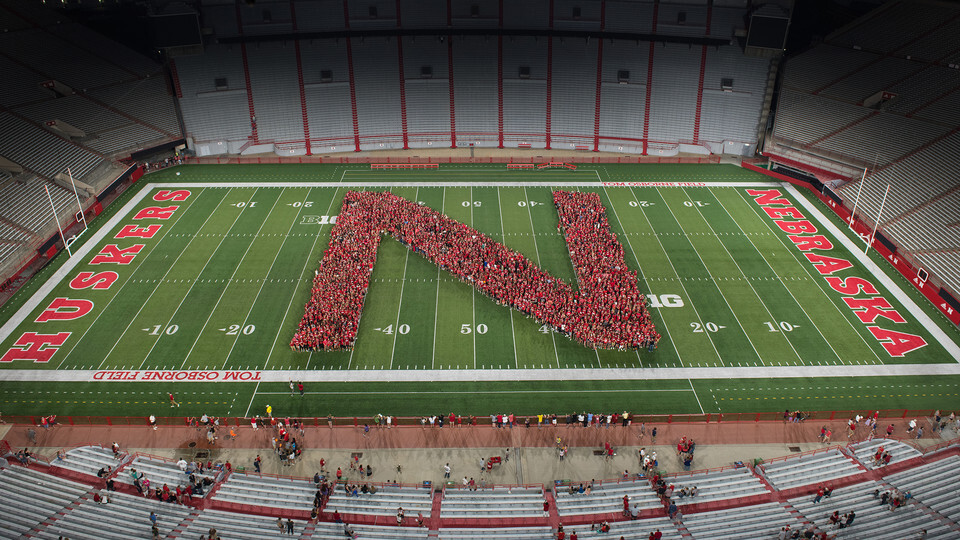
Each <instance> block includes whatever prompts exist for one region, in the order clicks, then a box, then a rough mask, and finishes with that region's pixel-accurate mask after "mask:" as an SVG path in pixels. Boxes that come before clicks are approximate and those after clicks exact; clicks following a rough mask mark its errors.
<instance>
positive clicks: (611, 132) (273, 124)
mask: <svg viewBox="0 0 960 540" xmlns="http://www.w3.org/2000/svg"><path fill="white" fill-rule="evenodd" d="M295 3H296V2H294V4H295ZM421 4H422V5H421ZM682 4H683V5H678V4H675V3H673V2H660V3H659V4H658V5H657V4H653V3H642V2H637V3H613V4H611V5H610V6H608V7H607V11H606V14H605V17H606V23H607V24H608V26H607V28H608V29H609V30H611V31H616V30H615V29H616V28H621V29H622V30H621V31H628V32H643V31H644V28H645V27H646V28H647V31H654V30H655V31H656V32H657V33H660V34H664V35H676V36H686V37H690V38H695V39H697V38H711V39H715V40H716V43H715V44H713V45H711V46H708V47H702V46H700V45H696V46H692V47H691V46H689V45H687V44H678V43H670V42H667V43H657V44H656V47H654V48H653V49H654V50H653V53H652V56H651V53H650V52H649V51H650V50H651V48H650V47H649V46H648V45H649V43H648V42H639V43H638V42H636V41H635V40H631V39H613V40H606V41H605V42H604V45H603V48H602V52H601V49H600V45H598V41H597V40H583V39H573V38H569V39H564V38H559V37H556V38H552V39H550V38H544V37H542V36H534V35H509V36H506V37H503V38H502V39H498V37H497V35H496V30H497V29H499V28H501V27H502V28H524V29H536V28H539V27H542V28H543V29H544V30H546V29H547V28H548V21H551V19H550V13H549V12H548V11H547V10H546V9H544V8H543V6H542V5H539V4H537V5H527V6H525V8H524V9H522V10H519V9H515V8H512V7H511V6H505V7H504V10H503V11H504V13H503V15H502V22H498V19H499V16H498V15H496V14H490V15H489V16H482V15H481V16H477V15H476V14H471V13H469V12H468V11H467V12H464V13H461V14H460V16H458V15H457V13H459V11H463V10H464V6H463V5H459V4H457V3H454V4H447V3H443V2H437V1H433V0H430V1H426V0H425V1H424V2H417V3H398V4H397V7H398V8H399V9H401V11H402V23H401V16H400V15H398V14H397V13H395V11H394V10H395V9H397V8H395V7H394V6H392V5H391V6H387V5H382V6H379V7H378V8H377V9H378V10H379V11H378V13H377V16H376V17H374V18H372V19H371V18H370V17H369V15H368V14H367V13H365V12H362V11H360V12H355V10H354V11H350V10H348V11H349V28H350V29H351V30H359V31H362V30H364V29H382V28H383V27H384V26H383V25H384V24H386V25H387V26H388V27H391V28H394V27H400V28H401V29H408V28H409V29H429V28H434V27H435V28H437V29H438V33H437V34H436V35H416V36H401V37H399V38H398V37H397V36H392V35H391V36H383V35H376V36H373V35H371V36H363V37H360V38H352V39H350V40H349V43H348V40H346V39H325V38H321V37H313V38H312V39H299V40H297V39H294V38H293V37H291V36H293V35H294V34H293V33H290V32H291V31H292V30H293V28H292V24H294V23H295V25H296V32H315V31H324V30H332V29H335V28H342V27H344V25H346V21H345V20H344V12H343V10H339V11H338V10H332V11H331V10H330V9H329V6H328V5H326V4H324V3H313V4H311V5H310V6H309V7H307V6H303V8H302V9H296V10H295V12H294V10H293V9H292V8H291V7H289V6H285V5H275V4H271V8H270V10H271V17H272V18H271V21H266V22H270V24H269V25H266V24H263V23H264V22H265V21H262V20H260V18H261V13H260V12H258V11H255V10H246V9H240V10H235V9H225V8H224V7H223V6H219V5H204V6H202V7H201V10H202V12H203V16H204V21H205V25H207V26H208V27H209V28H210V30H211V32H212V33H213V35H214V36H215V37H216V38H217V39H218V40H219V43H217V42H215V41H214V40H210V42H209V43H207V44H206V46H205V51H204V53H203V54H202V55H196V56H184V57H179V58H177V59H176V60H175V69H176V72H177V73H178V80H179V84H180V89H181V90H182V92H181V94H182V97H181V98H180V99H179V102H180V106H181V108H182V110H183V114H184V121H185V125H186V131H187V135H188V136H190V137H191V138H192V139H193V140H194V141H196V142H197V148H198V153H199V154H200V155H211V154H217V153H226V152H241V151H244V150H247V149H248V148H249V150H248V151H249V152H269V151H271V150H272V151H274V152H276V153H278V154H280V155H288V154H289V153H295V154H296V153H299V154H303V153H305V152H306V145H307V142H306V141H307V133H308V132H309V141H310V145H311V151H313V150H312V149H313V148H316V149H318V150H322V151H341V152H342V151H351V150H354V149H355V147H356V142H355V137H356V138H357V140H359V147H360V149H363V150H376V149H384V148H400V147H403V145H404V143H405V142H406V143H407V144H408V145H409V146H410V147H414V148H422V147H428V146H430V145H443V146H447V145H449V144H450V143H451V142H452V140H451V139H452V138H453V137H456V139H457V141H458V143H457V144H458V145H462V144H468V143H473V144H475V145H479V146H494V145H498V144H499V143H500V142H501V140H500V139H502V143H503V145H504V146H506V147H520V145H523V146H522V147H524V148H526V147H528V146H526V145H530V146H529V147H535V148H536V147H542V146H544V145H545V144H546V140H547V138H549V137H552V141H551V144H552V145H553V147H554V148H565V149H575V148H577V147H578V146H579V147H589V148H593V146H592V145H593V144H594V137H595V134H596V135H598V136H599V138H600V141H601V143H600V146H601V147H602V148H601V149H603V150H611V151H623V150H624V145H630V148H629V149H628V150H626V151H633V150H635V147H636V146H637V144H638V143H637V141H639V140H641V139H643V138H647V139H649V143H650V144H653V145H657V148H658V149H660V151H663V150H664V149H672V151H673V152H676V151H677V147H678V145H679V144H680V143H681V142H682V143H688V144H689V143H693V144H701V145H705V146H709V147H710V148H711V149H712V150H713V151H715V152H720V151H722V149H723V148H724V146H723V145H724V143H725V142H727V143H729V144H731V145H735V144H739V145H741V147H743V146H744V145H746V146H749V145H751V144H752V143H753V142H755V141H756V140H757V133H758V121H759V118H760V115H761V110H762V108H763V103H764V99H765V97H766V95H767V94H768V92H769V91H770V84H769V81H768V75H769V73H770V72H771V62H770V60H769V59H762V58H755V57H749V56H745V55H744V54H743V52H742V50H741V49H740V47H737V46H735V45H730V44H729V43H731V42H728V43H725V42H724V40H730V39H731V38H732V37H733V36H734V34H735V32H736V31H737V30H738V29H742V28H743V26H744V23H743V15H744V11H743V9H742V8H738V7H735V6H732V5H724V6H720V5H718V6H715V7H713V9H712V10H709V9H707V6H705V5H696V4H689V3H682ZM596 8H597V6H596V5H584V6H579V7H577V8H576V9H577V10H582V11H583V12H584V14H583V15H582V16H579V15H578V16H577V17H576V18H575V19H571V18H569V14H565V13H561V11H562V12H566V11H567V10H566V9H562V10H558V11H557V13H554V15H553V19H552V21H551V22H550V24H551V26H549V27H552V28H556V29H558V30H560V29H575V30H591V29H598V28H599V18H600V17H601V13H600V11H599V10H598V9H596ZM448 9H450V10H452V13H451V14H450V15H451V17H452V19H451V21H452V22H451V23H450V24H449V26H448V23H447V21H446V17H445V16H444V14H445V12H446V11H447V10H448ZM484 9H486V8H485V7H484V8H481V9H480V11H483V10H484ZM655 10H659V11H660V12H661V13H662V14H661V15H660V18H659V21H660V22H659V25H658V27H657V28H656V29H654V28H652V26H651V21H652V20H653V19H652V18H651V16H652V15H653V12H654V11H655ZM594 11H595V13H592V12H594ZM587 13H592V14H589V15H588V14H587ZM711 13H712V15H710V14H711ZM708 16H709V17H710V18H711V20H709V21H708ZM281 17H286V18H285V19H283V22H280V21H281ZM680 18H683V19H684V21H685V22H684V23H682V24H677V23H671V20H673V21H677V20H679V19H680ZM294 20H295V21H294ZM460 27H464V28H467V27H469V28H471V29H483V28H486V29H487V30H490V34H489V35H483V33H480V34H479V35H470V34H468V35H464V34H461V33H458V32H457V29H458V28H460ZM444 31H446V32H450V33H449V34H447V35H445V34H444ZM278 32H279V34H280V35H283V36H284V39H264V40H261V39H260V38H259V36H260V35H262V34H264V33H268V34H269V33H278ZM241 35H242V36H243V37H244V40H245V42H246V47H245V54H246V59H247V60H246V63H244V61H243V60H242V58H241V54H240V44H239V42H238V40H237V38H239V37H240V36H241ZM251 36H253V37H251ZM348 50H349V55H348ZM298 55H299V57H300V63H299V64H298V63H297V56H298ZM702 57H703V58H705V63H704V66H703V71H704V76H703V84H702V86H701V85H700V68H701V65H700V64H701V58H702ZM598 59H599V60H600V64H599V66H598ZM598 67H599V70H598ZM598 71H599V73H598ZM648 73H649V74H650V75H649V76H648ZM501 74H502V75H501ZM598 76H599V77H600V80H599V81H598V80H597V77H598ZM247 77H249V84H248V83H247V82H246V78H247ZM301 78H302V86H301V85H300V84H299V83H300V80H299V79H301ZM724 79H730V80H732V81H733V87H732V88H723V85H722V84H721V81H722V80H724ZM598 83H599V84H598ZM598 91H599V96H598ZM301 92H302V96H301ZM248 93H250V94H251V95H249V96H248V95H247V94H248ZM648 96H649V98H650V104H649V105H650V108H649V109H650V114H649V125H645V123H646V122H645V120H646V118H645V116H646V115H645V107H646V105H647V104H646V101H647V97H648ZM501 104H502V107H501ZM598 104H599V109H598ZM451 109H452V110H451ZM501 111H502V116H501V114H500V113H501ZM698 111H699V112H698ZM304 118H306V125H304ZM254 119H255V122H254ZM404 128H406V131H404ZM451 131H453V132H454V133H451ZM547 131H549V133H547ZM645 134H646V135H645ZM404 137H406V139H407V140H406V141H405V140H404ZM270 145H273V146H272V148H271V147H270ZM251 146H252V147H253V148H250V147H251ZM729 148H733V146H730V147H728V149H729ZM751 148H752V147H751ZM744 151H745V150H744Z"/></svg>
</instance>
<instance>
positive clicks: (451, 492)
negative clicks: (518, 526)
mask: <svg viewBox="0 0 960 540" xmlns="http://www.w3.org/2000/svg"><path fill="white" fill-rule="evenodd" d="M543 501H544V498H543V488H541V487H531V488H524V487H512V488H505V487H498V488H494V489H483V490H479V491H471V490H467V489H447V490H445V491H444V492H443V505H442V506H441V507H440V517H443V518H514V517H543V515H544V513H543ZM404 508H406V507H404ZM424 515H426V514H424Z"/></svg>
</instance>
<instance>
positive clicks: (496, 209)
mask: <svg viewBox="0 0 960 540" xmlns="http://www.w3.org/2000/svg"><path fill="white" fill-rule="evenodd" d="M176 171H177V172H179V173H180V174H179V175H175V171H174V170H172V169H171V170H165V171H161V172H159V173H154V174H151V175H148V176H146V177H145V178H144V179H142V180H141V181H140V182H138V183H137V184H136V185H134V186H133V187H131V188H130V190H129V191H128V193H127V194H125V195H124V196H123V197H122V198H121V199H120V200H118V201H117V202H116V203H114V205H113V206H111V207H110V209H109V211H108V212H107V213H106V214H105V215H103V216H102V217H101V218H98V220H97V221H96V222H95V223H93V224H92V227H91V230H88V231H87V232H86V233H85V235H84V237H83V238H82V242H78V243H77V244H75V254H74V256H73V257H72V258H70V259H67V258H66V254H65V253H63V254H61V255H60V256H59V257H58V258H57V260H56V261H55V264H53V265H51V266H50V267H49V268H48V269H46V270H45V271H44V272H43V273H41V274H40V275H38V276H37V277H36V278H35V279H34V280H33V281H32V282H31V283H30V287H28V288H27V289H26V290H24V291H23V292H22V293H21V294H20V295H19V296H18V297H17V298H15V299H14V301H12V302H10V303H9V304H8V305H7V306H4V308H3V311H2V313H3V319H4V321H5V324H4V326H3V327H2V330H0V339H2V342H0V351H4V352H6V353H7V354H6V356H4V362H2V363H0V377H2V379H0V381H2V382H0V388H2V389H3V391H4V392H3V400H4V404H3V412H4V413H8V414H13V413H14V412H13V410H21V411H36V412H38V413H39V412H40V411H45V410H48V409H49V407H50V405H52V404H54V402H61V401H62V402H63V403H62V404H61V405H62V406H66V407H67V408H68V409H69V410H72V411H74V412H76V414H91V413H90V409H91V408H93V409H98V410H100V411H103V410H104V409H106V410H108V411H109V413H110V414H124V413H125V412H126V413H129V414H140V413H141V412H142V411H147V410H150V409H151V408H152V407H155V406H156V405H157V404H164V400H165V399H166V392H168V391H169V392H174V393H176V394H178V395H180V394H183V397H181V400H182V401H185V402H186V403H187V404H188V407H189V408H191V409H192V408H196V409H197V410H198V411H199V410H209V409H213V410H215V411H216V414H231V415H248V414H252V413H251V411H254V413H256V412H261V411H260V409H261V407H262V406H263V404H265V403H267V402H269V401H270V400H273V401H276V402H278V403H283V401H281V400H284V399H290V398H289V389H288V383H289V381H290V380H294V381H297V380H303V381H305V385H306V386H307V388H308V389H309V393H308V395H307V396H305V398H304V400H302V401H299V402H298V403H299V404H298V405H297V411H298V412H297V414H302V415H311V416H325V415H326V414H328V413H329V412H334V413H335V414H342V415H344V416H352V415H354V414H368V413H372V412H376V411H377V410H379V408H380V407H391V408H392V410H394V411H397V412H396V414H428V413H437V412H440V411H441V410H446V409H451V408H453V407H460V408H461V410H462V409H467V408H469V409H470V410H471V413H487V414H488V413H489V412H491V411H492V410H494V409H497V408H498V407H511V410H514V411H515V412H518V413H521V414H522V413H530V412H536V411H537V410H541V409H543V410H550V411H554V410H556V411H566V410H567V409H570V408H575V409H582V408H591V407H594V406H598V407H599V406H602V407H612V408H616V409H622V408H629V409H641V408H646V409H647V410H649V411H651V412H653V411H656V412H677V413H682V412H690V413H694V412H719V411H723V412H727V411H734V410H756V411H775V410H782V409H783V408H801V409H824V408H832V407H847V408H861V407H863V408H894V407H903V408H922V407H931V408H934V407H937V405H933V404H934V403H936V400H938V399H951V400H953V401H956V396H957V392H958V374H960V371H958V370H957V367H958V364H957V363H958V361H960V352H958V351H960V349H958V346H957V342H958V341H960V337H958V332H957V329H956V327H955V326H953V325H951V324H949V322H948V321H946V320H945V319H943V318H942V317H940V316H939V315H938V314H937V312H936V311H935V310H933V309H931V307H930V306H929V305H927V304H926V303H925V302H926V301H925V300H923V299H922V297H920V296H919V295H918V294H916V293H915V291H914V290H913V289H911V288H910V287H909V285H908V284H907V282H906V281H905V280H903V279H902V278H899V277H898V276H897V275H896V274H894V273H893V272H892V270H890V269H889V268H887V267H882V265H884V264H885V263H883V262H882V261H881V260H880V259H878V258H871V257H866V256H864V255H863V252H862V250H863V243H862V241H861V240H860V239H858V238H857V237H856V236H855V235H852V234H851V233H849V231H847V230H846V229H844V228H843V225H842V223H840V222H839V221H837V220H835V219H834V216H832V215H828V209H827V208H826V207H825V206H823V205H822V204H820V203H819V201H816V200H815V199H813V198H812V197H810V198H808V197H807V196H805V195H804V194H802V193H801V192H800V191H798V190H797V189H796V188H794V187H792V186H788V185H783V184H781V183H779V182H773V181H771V180H772V179H770V178H768V177H765V176H762V175H759V174H756V173H753V172H750V171H746V170H743V169H740V168H737V167H734V166H670V165H658V166H636V165H634V166H610V165H607V166H602V165H584V166H581V167H579V168H578V169H577V170H576V171H567V170H543V171H507V170H506V169H505V167H504V166H503V165H497V166H487V167H484V166H456V165H441V168H440V169H438V170H429V171H420V170H416V171H409V170H408V171H379V170H377V171H374V170H370V169H369V166H333V165H330V166H299V165H285V166H241V167H237V166H216V167H214V166H187V167H179V168H177V169H176ZM351 190H353V191H363V190H368V191H382V190H390V191H391V192H393V193H394V194H396V195H398V196H400V197H403V198H405V199H407V200H410V201H416V202H418V203H420V204H423V205H426V206H429V207H431V208H433V209H435V210H437V211H440V212H442V213H443V214H446V215H447V216H449V217H451V218H453V219H455V220H457V221H459V222H461V223H463V224H466V225H468V226H470V227H472V228H474V229H476V230H477V231H479V232H481V233H483V234H485V235H486V236H488V237H489V238H491V239H493V240H495V241H498V242H501V243H503V244H504V245H506V246H507V247H509V248H510V249H512V250H515V251H517V252H519V253H521V254H523V255H524V256H525V257H527V258H528V259H530V260H531V261H533V262H534V263H535V264H536V265H538V266H539V267H540V268H542V269H544V270H546V271H547V272H549V273H550V274H552V275H553V276H554V277H555V278H557V279H561V280H564V281H567V282H568V283H572V284H573V285H574V287H576V279H575V273H574V268H573V267H572V264H571V259H570V256H569V253H568V252H567V246H566V243H565V241H564V238H563V236H562V234H561V233H560V231H559V230H558V228H557V224H558V216H557V210H556V208H555V207H554V205H553V202H552V201H553V197H552V192H553V191H557V190H567V191H587V192H593V193H597V194H598V195H599V196H600V198H601V201H602V203H603V206H604V207H605V210H606V215H607V219H608V221H609V224H610V227H611V230H612V231H613V232H614V233H615V234H616V236H617V237H618V238H619V240H620V242H621V244H622V246H623V248H624V252H625V258H626V263H627V265H628V266H629V267H630V268H631V269H633V270H636V271H637V272H638V279H639V281H640V283H639V286H640V290H641V291H642V292H643V293H644V294H646V296H647V299H648V306H649V308H650V312H651V316H652V317H653V320H654V323H655V325H656V327H657V330H658V332H659V333H660V334H661V336H662V338H661V340H660V343H659V346H658V348H657V349H656V350H653V351H648V350H628V351H614V350H594V349H591V348H588V347H585V346H583V345H581V344H579V343H577V342H574V341H572V340H570V339H568V338H567V337H566V336H564V335H563V334H560V333H557V332H555V331H554V330H553V329H552V328H551V327H549V326H548V325H545V324H543V323H541V322H538V321H536V320H534V319H533V318H530V317H528V316H526V315H524V314H522V313H520V312H518V311H515V310H511V309H508V308H507V307H504V306H502V305H498V304H497V303H495V302H494V301H492V300H491V299H489V298H488V297H486V296H485V295H484V294H482V293H480V292H479V291H478V290H476V289H475V288H474V287H472V286H470V285H469V284H467V283H464V282H461V281H460V280H458V279H457V278H455V277H453V276H452V275H451V274H449V273H447V272H446V271H444V270H441V269H440V268H438V267H437V266H435V265H434V264H432V263H431V262H429V261H428V260H427V259H426V258H424V257H423V256H421V255H419V254H417V253H416V252H413V251H411V250H408V249H407V248H406V247H405V246H404V245H402V244H401V243H399V242H397V241H395V240H393V239H391V238H389V237H386V238H384V239H383V241H382V242H381V244H380V247H379V250H378V255H377V262H376V265H375V267H374V270H373V274H372V278H371V283H370V287H369V291H368V293H367V295H366V298H365V301H364V306H363V311H362V317H361V321H360V328H359V333H358V337H357V340H356V345H355V347H354V348H353V349H352V350H348V351H336V352H323V351H318V352H312V353H311V352H296V351H293V350H291V348H290V340H291V338H292V337H293V333H294V331H295V330H296V327H297V323H298V322H299V320H300V318H301V317H302V316H303V312H304V305H305V303H306V302H307V300H308V298H309V295H310V286H311V282H312V280H313V278H314V272H315V271H316V269H317V268H318V265H319V261H320V259H321V258H322V256H323V253H324V250H325V249H326V247H327V244H328V242H329V237H330V231H331V230H332V228H333V227H335V226H336V216H337V215H338V213H339V211H340V208H341V205H342V200H343V197H344V195H345V193H347V192H348V191H351ZM76 246H79V247H78V248H77V247H76ZM211 374H213V375H211ZM931 374H935V376H930V375H931ZM204 377H206V378H209V379H211V380H213V379H216V381H217V382H216V383H215V384H214V383H212V382H203V381H205V379H204ZM132 381H137V382H132ZM164 381H170V382H164ZM173 381H179V382H173ZM188 381H194V382H188ZM838 385H839V386H838ZM913 387H916V388H919V389H920V390H914V391H909V390H908V391H907V392H909V393H905V391H904V390H903V388H913ZM847 388H849V389H850V391H849V392H848V391H847ZM854 388H859V389H860V390H854ZM871 388H872V392H871V391H870V389H871ZM898 388H899V390H898ZM801 389H802V390H801ZM838 389H839V390H840V392H836V390H838ZM810 390H812V392H811V391H810ZM128 392H129V393H128ZM914 393H915V394H914ZM921 393H923V394H924V395H923V396H920V394H921ZM927 393H929V394H930V396H929V399H921V397H922V398H926V397H927V396H926V394H927ZM114 395H115V396H116V397H111V396H114ZM848 395H849V398H847V397H846V396H848ZM190 396H199V397H196V398H193V397H190ZM285 396H286V397H285ZM814 396H819V397H814ZM854 396H856V397H854ZM871 396H874V397H873V398H871ZM877 396H883V397H877ZM45 397H46V399H45ZM54 398H57V399H54ZM744 398H748V399H746V402H745V401H744ZM778 398H779V399H778ZM811 398H813V399H811ZM295 399H299V398H298V397H297V398H295ZM802 399H806V402H805V403H802V404H796V403H795V402H796V401H797V400H802ZM817 399H820V400H821V401H820V402H818V401H817ZM871 400H872V401H871ZM71 401H72V403H71ZM97 401H99V405H98V404H97ZM291 401H293V400H291ZM784 401H786V402H787V403H786V404H784V403H783V402H784ZM44 402H48V404H44ZM621 403H622V404H621ZM595 404H596V405H595ZM275 406H276V405H275ZM429 407H436V410H432V409H430V408H429ZM944 407H946V406H944ZM351 411H355V412H351ZM400 411H403V412H400ZM161 413H162V411H161Z"/></svg>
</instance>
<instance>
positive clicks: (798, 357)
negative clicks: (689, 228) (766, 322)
mask: <svg viewBox="0 0 960 540" xmlns="http://www.w3.org/2000/svg"><path fill="white" fill-rule="evenodd" d="M682 191H683V194H684V195H686V196H687V200H689V201H690V202H693V199H692V198H691V197H690V193H689V192H688V191H687V190H686V189H683V190H682ZM693 208H695V209H696V210H697V214H699V215H700V219H702V220H703V222H704V223H705V224H706V225H707V227H708V228H709V229H710V232H711V233H712V234H713V237H714V238H716V240H717V242H718V243H719V244H720V246H721V247H722V248H723V251H724V253H726V254H727V257H728V258H729V259H730V261H731V262H733V265H734V266H736V267H737V270H739V271H740V274H741V275H742V276H743V277H747V274H746V272H744V271H743V269H742V268H740V263H738V262H737V260H736V259H735V258H734V257H733V255H732V254H731V253H730V250H729V249H727V245H726V244H724V243H723V240H720V236H719V235H718V234H717V231H716V230H715V229H714V228H713V225H711V224H710V221H708V220H707V218H705V217H704V216H703V211H702V210H700V207H699V206H697V205H696V204H694V205H693ZM724 210H726V209H724ZM681 228H683V227H682V226H681ZM690 245H691V246H692V245H693V244H692V243H691V244H690ZM694 250H696V248H694ZM698 255H699V253H698ZM702 260H703V259H701V261H702ZM764 260H765V259H764ZM704 268H706V263H704ZM771 270H772V268H771ZM707 273H708V274H709V273H710V270H709V269H708V270H707ZM774 274H775V275H776V272H774ZM710 275H711V276H713V274H710ZM715 281H716V279H715ZM745 283H746V284H747V286H748V287H750V290H751V291H753V295H754V296H756V297H757V300H758V301H759V302H760V305H761V306H763V309H764V311H766V312H767V315H769V316H770V320H771V321H775V320H777V319H776V317H774V316H773V313H771V312H770V308H768V307H767V303H766V302H764V301H763V298H761V297H760V295H759V294H758V293H757V290H756V289H755V288H754V287H753V284H752V283H750V281H749V280H746V281H745ZM781 285H782V282H781ZM784 288H786V287H784ZM717 290H719V291H720V295H721V296H723V290H722V289H721V288H720V285H719V284H718V285H717ZM791 296H793V295H791ZM724 300H726V297H724ZM728 305H729V304H728ZM731 311H733V309H732V308H731ZM733 316H734V318H737V314H736V313H734V314H733ZM737 322H738V323H739V322H740V320H739V319H737ZM811 324H813V322H812V321H811ZM742 326H743V325H741V327H742ZM743 331H744V333H746V331H747V330H746V328H744V330H743ZM778 333H779V334H780V337H782V338H783V339H784V340H785V341H786V342H787V345H790V348H791V349H793V354H795V355H797V359H799V360H800V361H801V362H802V361H803V357H802V356H800V353H799V352H798V351H797V348H796V347H794V346H793V342H792V341H790V337H789V336H787V334H786V332H778ZM747 339H749V336H748V338H747ZM751 343H752V341H751ZM757 356H760V355H759V354H757ZM837 359H838V360H839V359H840V357H839V356H837ZM760 361H761V362H763V358H762V357H761V358H760Z"/></svg>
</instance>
